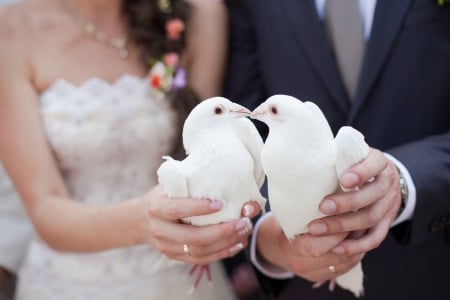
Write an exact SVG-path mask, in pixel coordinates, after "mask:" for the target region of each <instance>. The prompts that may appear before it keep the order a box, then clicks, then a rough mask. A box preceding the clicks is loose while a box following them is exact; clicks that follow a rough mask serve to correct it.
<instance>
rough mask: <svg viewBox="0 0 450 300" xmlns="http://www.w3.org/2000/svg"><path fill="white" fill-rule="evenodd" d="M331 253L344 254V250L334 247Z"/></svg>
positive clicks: (340, 247)
mask: <svg viewBox="0 0 450 300" xmlns="http://www.w3.org/2000/svg"><path fill="white" fill-rule="evenodd" d="M332 251H333V252H334V253H336V254H344V253H345V249H344V247H342V246H337V247H334V248H333V250H332Z"/></svg>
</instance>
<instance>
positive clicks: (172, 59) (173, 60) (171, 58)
mask: <svg viewBox="0 0 450 300" xmlns="http://www.w3.org/2000/svg"><path fill="white" fill-rule="evenodd" d="M163 61H164V63H165V64H166V65H168V66H169V67H175V66H177V65H178V61H179V56H178V54H177V53H175V52H169V53H167V54H166V55H164V58H163Z"/></svg>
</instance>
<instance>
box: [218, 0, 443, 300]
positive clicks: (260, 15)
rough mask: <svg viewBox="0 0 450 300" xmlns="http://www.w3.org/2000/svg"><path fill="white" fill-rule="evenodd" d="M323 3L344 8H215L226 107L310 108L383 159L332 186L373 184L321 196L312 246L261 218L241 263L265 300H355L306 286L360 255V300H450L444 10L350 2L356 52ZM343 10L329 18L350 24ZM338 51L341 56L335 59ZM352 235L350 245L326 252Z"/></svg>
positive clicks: (421, 1)
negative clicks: (283, 104) (224, 54)
mask: <svg viewBox="0 0 450 300" xmlns="http://www.w3.org/2000/svg"><path fill="white" fill-rule="evenodd" d="M333 1H334V2H335V3H336V2H339V5H341V4H342V5H343V2H347V1H342V0H301V1H299V0H264V1H260V0H227V1H226V2H227V5H228V8H229V14H230V26H231V28H230V37H231V41H230V62H229V72H228V79H227V83H226V88H225V94H226V96H227V97H229V98H230V99H233V101H236V102H239V103H241V104H243V105H245V106H247V107H248V108H249V109H253V108H255V107H256V106H257V105H258V104H259V103H261V102H262V101H264V100H265V99H266V98H267V97H269V96H271V95H273V94H288V95H292V96H295V97H297V98H299V99H301V100H304V101H307V100H308V101H314V102H315V103H317V104H318V105H319V107H320V108H321V109H322V110H323V111H324V113H325V115H326V117H327V118H328V120H329V122H330V125H331V126H332V128H333V131H334V132H335V133H336V132H337V130H338V129H339V128H340V127H341V126H343V125H350V126H353V127H355V128H356V129H358V130H359V131H361V132H362V133H363V134H364V135H365V137H366V140H367V142H368V143H369V145H371V146H372V147H374V148H377V149H380V150H381V151H383V152H384V153H386V154H390V155H391V156H389V160H387V159H386V158H384V156H383V155H382V156H377V157H373V156H371V158H370V159H367V160H366V161H364V162H363V163H361V164H360V165H358V166H356V168H354V169H352V170H351V171H352V172H349V173H348V175H349V176H348V177H346V178H343V179H342V180H343V181H347V182H346V183H347V184H349V185H351V184H356V185H360V184H363V183H364V182H365V179H367V178H369V175H372V174H373V175H375V178H376V180H375V181H374V182H371V183H367V184H366V185H364V186H363V187H362V188H361V189H360V191H359V192H357V193H354V194H352V195H353V196H348V197H346V196H343V195H333V196H330V197H329V198H330V199H331V200H332V201H331V202H327V205H325V204H322V206H321V207H320V208H321V209H322V211H324V212H325V210H326V209H328V213H329V214H330V215H333V214H336V216H332V217H329V218H326V219H324V220H322V222H320V223H321V224H322V225H318V226H315V227H316V228H313V227H310V230H311V233H312V236H309V235H308V236H300V237H298V238H297V240H296V241H294V243H293V244H292V245H290V244H288V243H286V241H283V237H282V236H281V234H282V233H281V230H279V227H277V224H276V223H275V222H273V219H272V218H271V217H270V216H269V217H266V218H261V219H260V221H259V224H258V226H259V227H258V228H259V230H258V231H256V228H255V233H254V236H253V242H254V245H255V246H256V247H255V249H253V253H252V254H253V255H252V259H253V263H254V264H255V266H256V267H257V270H258V275H259V277H260V279H261V284H262V287H263V289H264V290H265V292H266V293H267V294H268V295H270V296H271V298H272V299H308V300H311V299H312V300H314V299H339V300H341V299H342V300H344V299H354V297H353V295H352V294H351V293H349V292H348V291H344V290H342V289H340V288H336V290H335V291H334V292H329V291H328V289H327V288H326V287H325V286H323V287H322V288H319V289H312V288H311V285H312V282H311V281H316V280H317V279H324V280H326V279H328V278H331V277H333V276H335V275H334V274H331V272H333V271H336V269H337V268H335V266H333V265H329V266H328V267H327V264H326V262H327V261H331V260H332V259H336V255H342V261H343V262H344V263H343V264H342V268H343V270H344V271H345V270H346V269H347V268H349V267H350V265H351V264H353V263H356V262H355V261H354V260H355V259H356V260H357V259H361V257H362V256H363V255H364V259H363V261H362V262H363V269H364V273H365V280H364V285H365V295H364V296H363V297H362V299H370V300H379V299H384V300H391V299H392V300H394V299H412V300H414V299H417V300H418V299H433V300H445V299H449V295H450V285H449V284H448V281H449V278H450V118H449V116H450V84H449V82H450V4H448V3H447V4H443V5H441V4H439V3H438V2H439V1H437V0H398V1H392V0H361V1H357V0H353V1H354V2H356V5H358V6H357V8H356V12H357V13H358V14H359V15H358V17H357V18H356V19H358V18H359V21H360V22H361V24H356V23H357V22H355V23H354V25H352V26H361V28H360V29H359V32H360V36H361V37H362V41H363V42H362V45H361V44H359V43H358V42H354V41H353V40H347V38H343V37H340V36H339V34H340V33H342V32H344V33H345V32H347V31H354V28H353V27H348V25H347V27H344V30H339V28H340V25H338V23H334V22H335V20H334V19H333V16H334V13H333V11H332V10H329V8H328V7H329V6H328V5H329V4H331V2H333ZM349 11H350V10H347V11H346V12H345V13H343V12H341V13H340V14H341V15H342V14H345V16H346V17H345V18H344V19H346V18H347V19H350V18H351V14H347V13H349ZM354 11H355V10H353V12H354ZM337 15H339V13H337ZM350 29H351V30H350ZM339 31H340V32H339ZM356 31H358V30H356ZM342 41H345V42H344V43H342ZM345 44H350V45H351V46H352V47H350V48H349V49H347V50H344V51H341V48H342V47H344V48H345V46H346V45H345ZM347 46H348V45H347ZM358 49H359V50H358ZM350 51H352V52H353V53H352V56H353V57H350V59H349V58H348V56H347V58H346V57H345V55H346V54H348V53H349V52H350ZM358 52H361V53H360V54H362V56H361V58H358V57H359V56H358V55H359V54H358ZM358 62H360V65H359V69H358ZM352 64H356V70H357V71H356V72H355V65H353V66H352ZM352 68H353V71H352ZM349 69H350V72H348V70H349ZM355 73H356V76H357V77H356V79H354V78H355V77H352V74H353V76H354V75H355ZM349 74H350V75H349ZM352 78H353V79H352ZM261 130H262V131H265V130H266V129H265V128H263V127H262V125H261ZM374 153H376V151H374ZM396 168H398V169H399V170H400V171H399V172H398V171H397V170H396ZM400 177H401V178H402V179H401V184H400V181H399V180H400ZM350 181H353V182H350ZM405 182H406V184H405ZM299 197H301V195H299ZM269 201H270V199H269ZM349 208H357V209H356V210H357V211H355V212H353V211H352V210H354V209H349ZM333 209H334V213H333ZM394 219H395V222H394V223H392V220H394ZM316 224H318V223H316ZM359 229H361V230H363V232H365V233H364V235H363V236H362V237H360V238H359V239H356V240H352V241H349V240H346V241H344V242H342V243H340V241H339V239H337V240H336V243H335V244H333V245H332V246H330V245H328V244H327V243H330V241H333V240H334V239H336V237H337V234H338V233H339V232H346V231H357V230H359ZM322 236H328V237H329V238H328V239H326V241H327V242H325V243H324V240H322V239H321V237H322ZM275 241H276V242H275ZM341 246H342V247H341ZM311 247H313V248H314V250H315V251H308V250H305V249H311ZM328 250H330V251H328ZM312 252H314V253H312ZM358 255H359V257H358ZM318 256H319V257H318ZM348 257H351V258H352V259H353V260H352V259H347V258H348ZM337 271H338V272H339V271H342V270H337Z"/></svg>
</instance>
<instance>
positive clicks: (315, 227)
mask: <svg viewBox="0 0 450 300" xmlns="http://www.w3.org/2000/svg"><path fill="white" fill-rule="evenodd" d="M309 233H311V234H324V233H327V225H325V224H324V223H314V224H311V225H309Z"/></svg>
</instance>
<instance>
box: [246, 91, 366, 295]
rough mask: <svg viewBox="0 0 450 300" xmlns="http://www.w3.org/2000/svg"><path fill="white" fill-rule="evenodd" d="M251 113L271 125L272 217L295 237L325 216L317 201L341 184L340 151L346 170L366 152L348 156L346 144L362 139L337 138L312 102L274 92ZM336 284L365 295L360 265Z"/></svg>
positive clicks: (266, 155) (347, 134) (267, 166)
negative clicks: (338, 161) (273, 94)
mask: <svg viewBox="0 0 450 300" xmlns="http://www.w3.org/2000/svg"><path fill="white" fill-rule="evenodd" d="M252 117H254V118H256V119H259V120H261V121H263V122H265V123H266V124H267V125H268V126H269V135H268V137H267V139H266V143H265V145H264V147H263V150H262V155H261V161H262V164H263V167H264V171H265V172H266V175H267V181H268V191H269V200H270V206H271V209H272V211H273V215H274V216H275V218H276V219H277V221H278V222H279V223H280V226H281V227H282V229H283V232H284V233H285V235H286V237H287V238H288V239H289V240H291V239H292V238H293V237H295V235H297V234H301V233H304V232H306V231H307V224H308V223H309V222H311V221H312V220H314V219H317V218H320V217H322V216H324V215H323V214H322V213H321V212H320V210H319V203H320V202H321V201H322V200H323V199H324V197H325V196H327V195H329V194H332V193H334V192H335V191H336V190H337V189H338V186H339V180H338V176H337V174H338V173H337V172H336V168H337V166H336V155H338V156H339V157H343V159H342V161H341V162H340V165H339V167H338V168H343V167H348V166H349V165H348V163H350V162H353V163H355V162H354V161H356V162H358V160H359V159H360V155H362V157H363V158H364V157H365V155H367V152H366V153H364V151H359V150H360V149H362V150H364V147H363V146H360V145H358V146H360V147H358V151H354V153H350V154H344V153H343V152H344V151H345V152H346V151H347V149H348V146H354V147H356V145H355V144H356V143H358V142H353V140H358V139H359V137H358V135H357V134H354V132H353V131H352V130H348V129H343V130H342V132H341V133H340V134H339V137H337V142H335V140H334V138H333V134H332V131H331V128H330V126H329V124H328V121H327V120H326V118H325V116H324V115H323V113H322V112H321V110H320V109H319V107H318V106H317V105H315V104H314V103H311V102H301V101H300V100H298V99H296V98H294V97H290V96H285V95H275V96H272V97H270V98H269V99H267V100H266V101H265V102H264V103H262V104H261V105H260V106H259V107H258V108H256V109H255V110H254V111H253V113H252ZM348 140H350V141H352V142H349V141H348ZM336 144H337V145H336ZM336 152H339V154H337V153H336ZM360 152H362V153H360ZM355 157H356V158H355ZM336 282H337V284H338V285H340V286H341V287H342V288H345V289H348V290H350V291H352V292H353V293H354V294H355V295H356V296H359V295H361V294H362V292H363V273H362V266H361V263H359V264H357V265H356V266H355V267H354V268H352V269H351V270H350V271H348V272H346V273H345V274H342V275H339V276H338V277H337V278H336Z"/></svg>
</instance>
